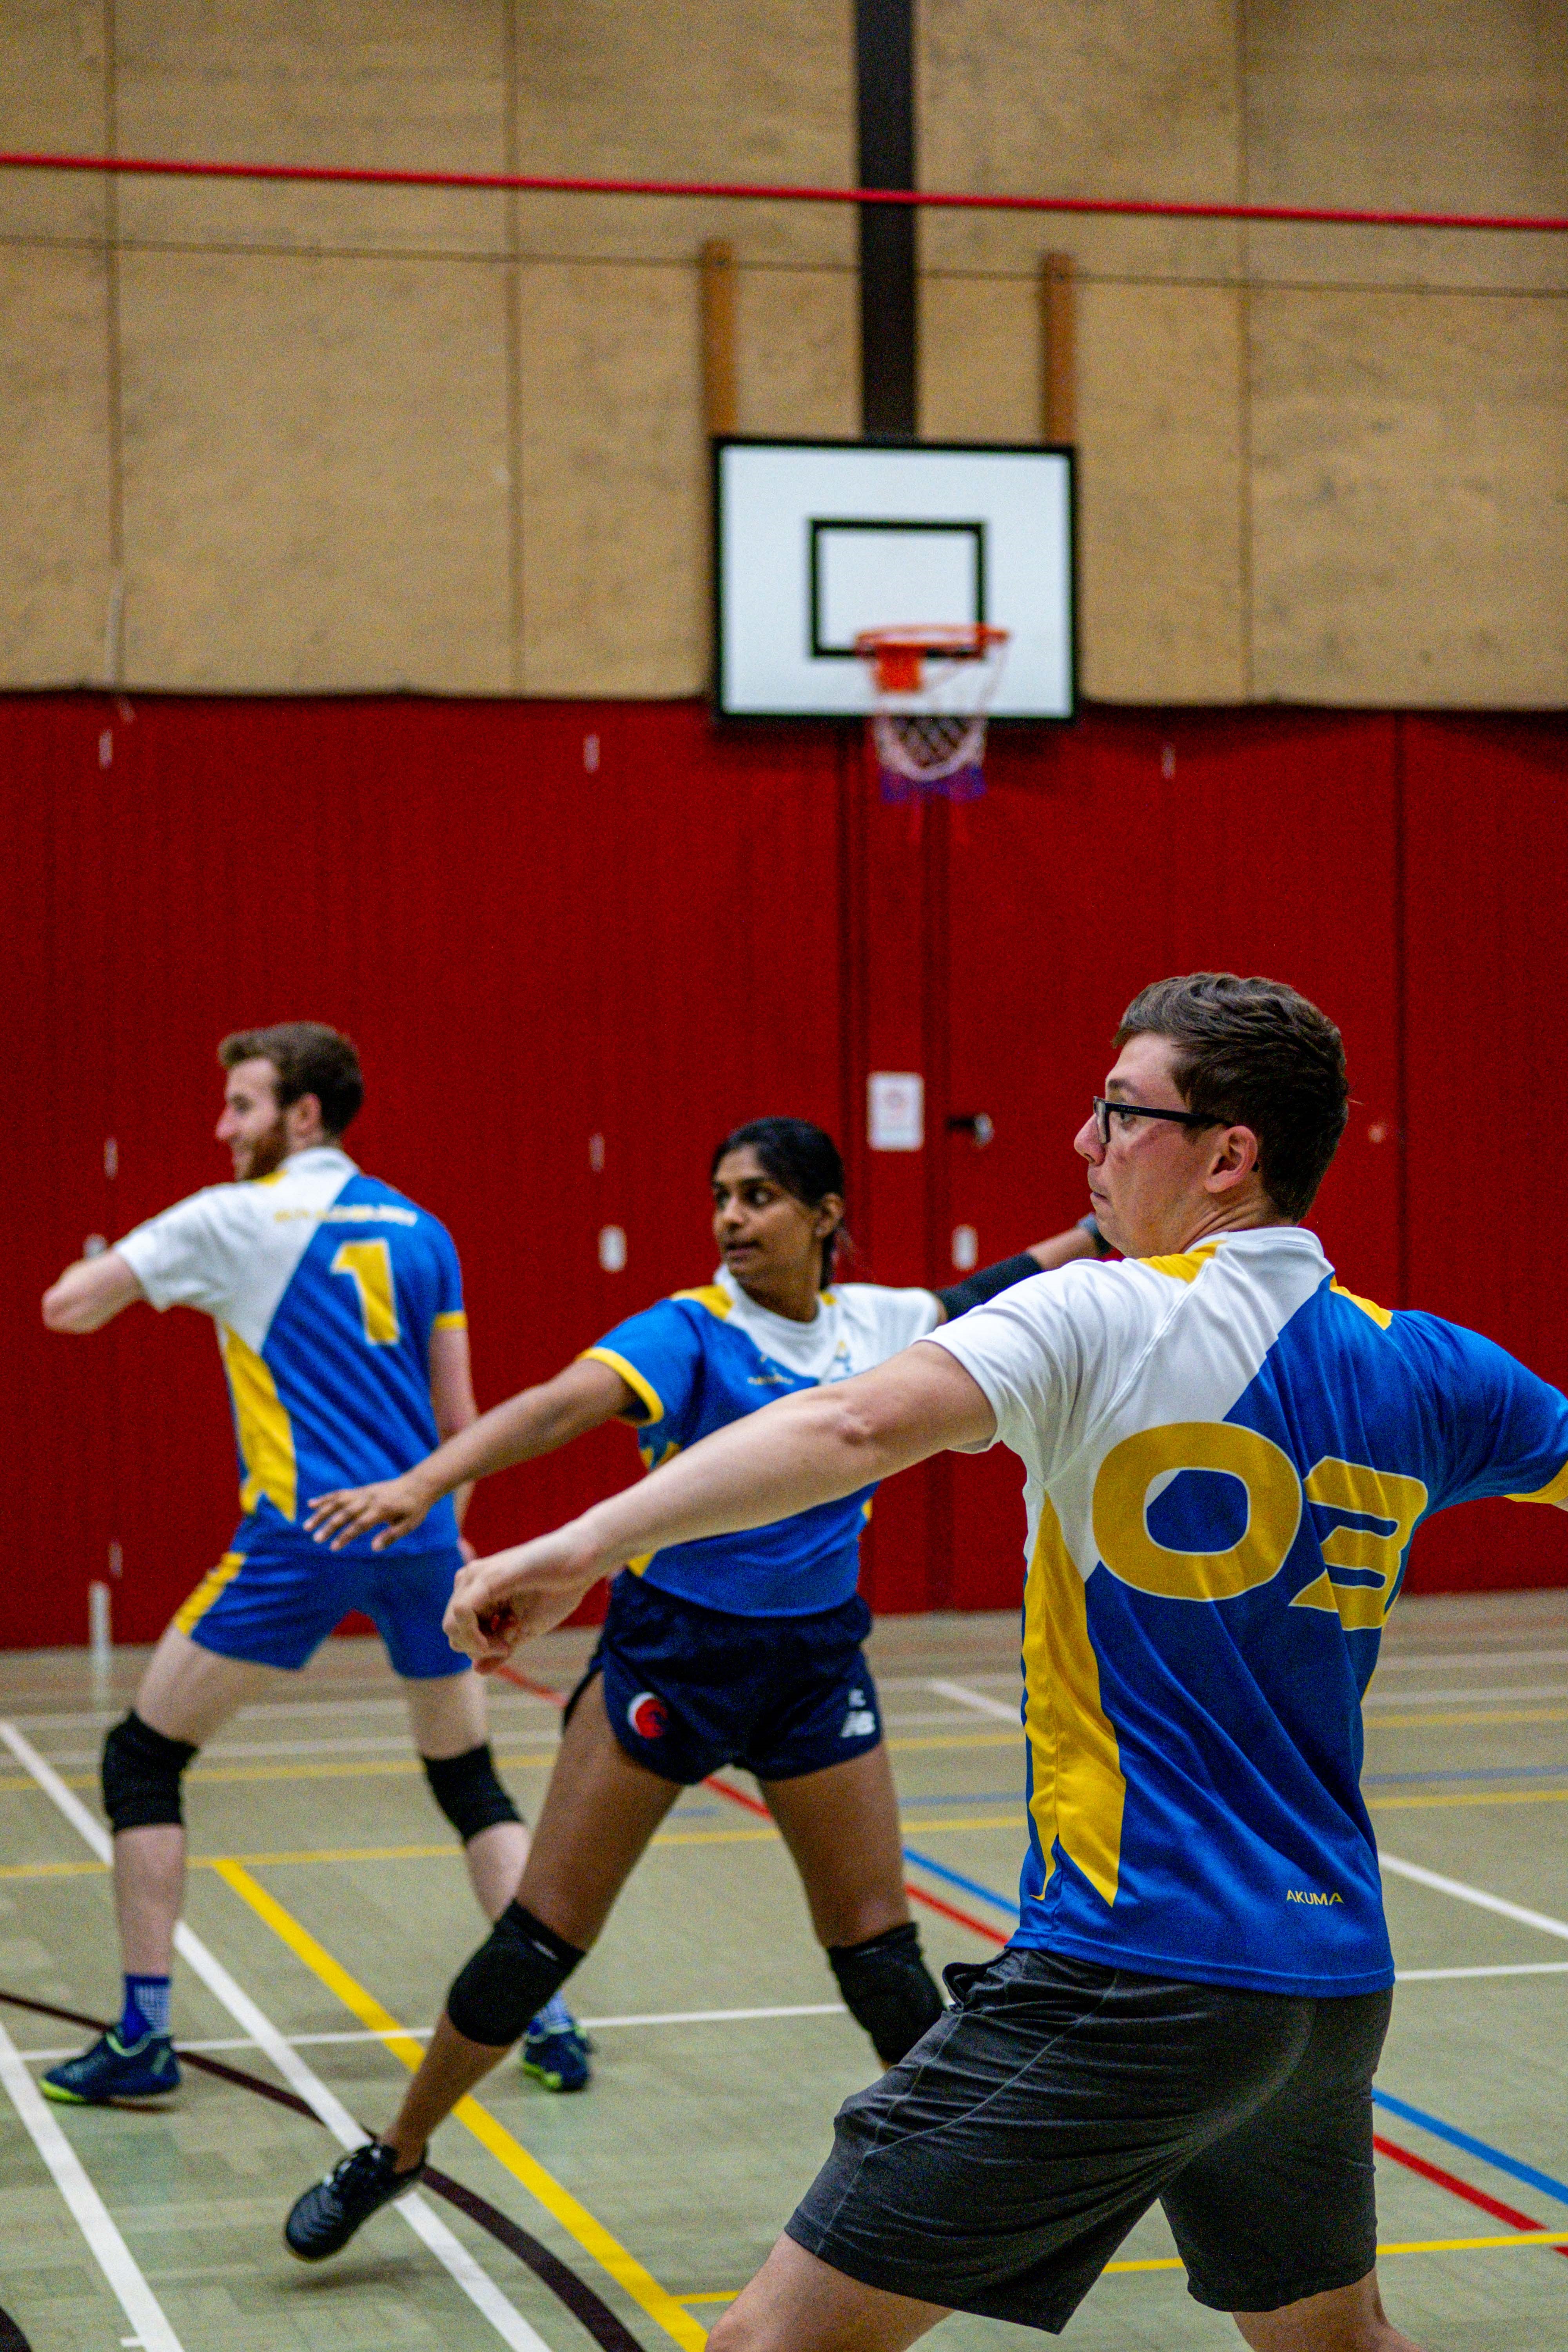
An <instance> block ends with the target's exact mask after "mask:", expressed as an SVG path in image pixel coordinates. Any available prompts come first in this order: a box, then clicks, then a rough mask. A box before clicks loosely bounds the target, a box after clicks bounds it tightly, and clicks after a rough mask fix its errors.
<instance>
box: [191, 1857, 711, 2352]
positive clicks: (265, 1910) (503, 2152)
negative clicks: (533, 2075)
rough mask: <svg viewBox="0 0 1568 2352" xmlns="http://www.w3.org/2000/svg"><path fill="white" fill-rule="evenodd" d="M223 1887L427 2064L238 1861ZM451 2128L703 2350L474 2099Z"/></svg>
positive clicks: (402, 2048)
mask: <svg viewBox="0 0 1568 2352" xmlns="http://www.w3.org/2000/svg"><path fill="white" fill-rule="evenodd" d="M213 1867H214V1869H215V1870H216V1872H217V1874H218V1876H219V1877H220V1878H221V1879H222V1880H223V1881H224V1883H225V1885H227V1886H229V1887H231V1888H232V1889H233V1891H234V1892H235V1894H236V1895H238V1896H239V1898H240V1900H241V1902H243V1903H247V1904H248V1905H249V1906H250V1908H251V1909H252V1910H253V1911H254V1912H255V1913H256V1916H257V1917H258V1919H262V1920H265V1922H266V1924H267V1925H268V1927H270V1928H271V1929H272V1931H273V1933H274V1935H276V1936H278V1937H279V1938H280V1939H281V1941H282V1942H284V1943H285V1944H287V1945H288V1947H289V1950H290V1951H291V1952H292V1953H293V1954H294V1955H295V1957H296V1958H298V1959H300V1960H303V1962H304V1964H305V1966H306V1967H307V1968H308V1969H310V1973H311V1974H312V1976H314V1977H317V1978H318V1979H320V1980H321V1983H322V1984H324V1985H325V1986H326V1987H327V1989H328V1990H329V1991H330V1992H333V1993H335V1994H336V1995H337V1997H338V1999H339V2000H341V2001H342V2004H343V2006H344V2008H345V2009H347V2010H349V2011H351V2012H352V2014H353V2016H355V2017H357V2018H358V2019H359V2021H360V2023H361V2024H362V2025H365V2026H368V2027H369V2028H370V2029H371V2031H372V2032H374V2033H376V2034H379V2035H380V2036H381V2037H382V2038H383V2039H384V2042H385V2045H386V2047H387V2049H388V2050H391V2051H393V2052H395V2054H396V2055H397V2056H398V2057H399V2058H401V2059H402V2061H403V2063H404V2064H405V2066H406V2067H408V2068H409V2069H410V2071H411V2072H412V2071H413V2070H414V2069H415V2068H416V2067H418V2066H419V2065H421V2064H422V2063H424V2058H425V2053H424V2050H423V2049H422V2048H421V2046H420V2044H419V2043H418V2042H416V2041H415V2039H414V2037H413V2035H412V2034H411V2033H410V2032H408V2031H407V2029H406V2027H405V2026H401V2025H399V2023H398V2022H397V2020H396V2019H395V2017H394V2016H393V2015H392V2014H391V2012H390V2011H388V2010H384V2009H383V2007H382V2005H381V2003H380V2001H378V2000H376V1998H375V1996H374V1993H371V1992H367V1991H366V1990H365V1989H364V1987H363V1985H362V1984H361V1983H359V1981H358V1980H357V1979H355V1978H353V1977H351V1976H350V1974H349V1972H348V1970H347V1969H345V1968H344V1967H342V1964H341V1962H339V1961H337V1960H335V1959H333V1958H332V1956H331V1952H329V1951H328V1950H327V1949H326V1948H325V1946H324V1945H321V1944H319V1943H318V1942H317V1941H316V1938H315V1937H314V1936H312V1935H311V1934H310V1931H309V1929H308V1928H305V1927H301V1926H300V1922H299V1921H298V1919H296V1918H295V1917H294V1916H293V1914H292V1912H289V1911H285V1909H284V1908H283V1906H282V1905H281V1903H279V1901H278V1900H277V1899H276V1897H275V1896H273V1895H269V1894H268V1891H267V1889H266V1887H265V1886H263V1885H261V1884H260V1883H259V1881H258V1880H257V1879H254V1878H252V1876H251V1875H250V1873H249V1872H248V1871H247V1869H245V1868H244V1866H243V1865H242V1864H239V1863H237V1862H226V1861H223V1860H221V1859H220V1860H218V1861H216V1862H215V1863H214V1864H213ZM452 2117H453V2121H454V2122H456V2123H460V2124H463V2125H465V2126H467V2128H468V2130H469V2131H470V2132H472V2134H473V2136H474V2137H475V2138H476V2139H477V2140H478V2141H479V2145H480V2147H484V2148H487V2149H488V2150H489V2153H490V2155H491V2156H493V2157H494V2158H495V2159H496V2161H497V2163H498V2164H500V2165H501V2166H502V2167H504V2168H505V2169H506V2170H507V2171H508V2172H510V2174H511V2176H512V2179H514V2180H519V2181H521V2183H522V2186H523V2187H524V2188H525V2189H527V2190H528V2191H529V2193H530V2195H531V2196H533V2197H536V2198H537V2199H538V2200H539V2202H540V2203H541V2204H542V2206H543V2207H544V2210H545V2211H546V2212H547V2213H551V2214H552V2215H553V2216H554V2218H555V2220H556V2221H559V2222H560V2224H561V2226H562V2228H563V2230H565V2231H567V2232H568V2234H569V2235H570V2236H572V2237H574V2238H575V2240H576V2241H577V2243H578V2244H579V2245H580V2246H581V2247H582V2248H583V2250H584V2252H585V2253H589V2254H592V2256H593V2257H594V2260H595V2262H596V2263H599V2264H600V2265H601V2267H602V2268H603V2269H605V2270H606V2271H607V2272H608V2273H609V2274H610V2276H611V2277H612V2278H613V2279H614V2280H616V2283H617V2284H618V2285H620V2286H622V2287H624V2288H625V2290H626V2294H629V2295H630V2296H631V2298H632V2300H633V2302H634V2303H637V2304H638V2305H641V2307H642V2309H643V2310H644V2311H646V2312H647V2315H648V2317H649V2318H650V2319H653V2320H657V2322H658V2325H659V2326H660V2327H662V2328H663V2329H664V2332H665V2334H666V2335H667V2336H670V2337H672V2338H673V2340H674V2341H675V2342H676V2343H677V2344H679V2345H680V2346H682V2347H683V2352H702V2347H703V2346H704V2345H705V2344H706V2343H707V2341H708V2337H707V2333H706V2331H705V2330H704V2329H703V2328H701V2327H700V2326H698V2324H697V2322H696V2320H694V2319H693V2318H692V2317H691V2315H689V2313H688V2312H685V2311H683V2310H682V2309H681V2307H680V2305H679V2303H678V2302H677V2301H676V2299H675V2297H674V2296H673V2295H672V2294H669V2293H668V2290H667V2289H666V2288H664V2287H662V2286H660V2284H659V2283H658V2280H657V2279H656V2278H655V2277H654V2275H653V2273H651V2271H648V2270H645V2269H644V2267H643V2265H642V2263H639V2262H638V2260H637V2256H636V2255H635V2254H632V2253H628V2252H627V2251H626V2247H625V2246H623V2245H622V2244H621V2243H620V2242H619V2240H618V2239H616V2238H613V2237H612V2236H611V2235H610V2232H609V2231H608V2230H606V2229H605V2225H604V2223H603V2222H602V2221H597V2220H595V2216H594V2215H593V2214H592V2213H590V2212H589V2210H588V2209H587V2207H586V2206H585V2205H583V2204H580V2203H579V2202H578V2200H577V2199H576V2198H575V2197H574V2196H573V2194H572V2192H571V2190H570V2189H566V2188H564V2187H563V2185H562V2183H561V2182H560V2181H559V2180H557V2179H556V2178H555V2176H554V2174H553V2173H551V2172H547V2171H546V2170H545V2168H544V2167H543V2165H542V2164H541V2163H540V2161H539V2159H538V2158H537V2157H533V2156H531V2155H530V2154H529V2152H528V2150H527V2148H525V2147H523V2145H522V2143H521V2140H519V2139H515V2138H514V2137H512V2135H511V2133H510V2132H509V2131H508V2130H507V2128H506V2126H505V2125H504V2124H501V2123H498V2122H497V2120H496V2118H495V2116H492V2115H491V2114H490V2113H489V2110H488V2109H487V2108H485V2107H481V2106H480V2105H479V2101H478V2100H477V2099H476V2098H474V2097H473V2096H472V2095H469V2096H468V2098H466V2099H461V2100H459V2101H458V2105H457V2106H456V2107H454V2108H453V2110H452Z"/></svg>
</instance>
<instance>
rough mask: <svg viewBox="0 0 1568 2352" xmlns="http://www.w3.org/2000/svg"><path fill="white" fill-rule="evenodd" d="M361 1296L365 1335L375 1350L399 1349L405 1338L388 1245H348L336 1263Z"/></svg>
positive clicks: (335, 1270)
mask: <svg viewBox="0 0 1568 2352" xmlns="http://www.w3.org/2000/svg"><path fill="white" fill-rule="evenodd" d="M331 1271H332V1273H333V1274H346V1275H347V1276H348V1278H349V1280H350V1281H351V1282H352V1283H353V1286H354V1288H355V1289H356V1290H357V1291H358V1293H359V1311H360V1313H361V1315H362V1316H363V1318H364V1336H365V1339H366V1340H367V1341H368V1343H369V1344H370V1346H371V1347H373V1348H395V1347H396V1345H397V1342H398V1340H399V1339H401V1337H402V1332H401V1330H400V1329H399V1328H398V1321H397V1300H396V1297H395V1294H394V1291H393V1287H392V1252H391V1250H390V1249H389V1248H388V1247H387V1245H386V1244H385V1243H384V1242H345V1243H344V1244H343V1245H342V1249H340V1250H339V1252H338V1254H337V1255H336V1257H335V1258H334V1259H333V1260H332V1264H331Z"/></svg>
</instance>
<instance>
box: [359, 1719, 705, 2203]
mask: <svg viewBox="0 0 1568 2352" xmlns="http://www.w3.org/2000/svg"><path fill="white" fill-rule="evenodd" d="M679 1794H680V1786H679V1782H678V1781H675V1780H661V1779H660V1777H659V1775H658V1773H657V1772H649V1771H647V1769H645V1767H644V1766H642V1765H641V1764H634V1763H633V1762H632V1759H631V1758H630V1757H629V1756H628V1755H627V1754H626V1750H625V1749H624V1748H622V1747H621V1745H620V1743H619V1741H618V1740H617V1739H616V1735H615V1733H614V1732H613V1731H612V1730H611V1728H610V1718H609V1717H608V1715H607V1714H606V1713H605V1694H604V1685H603V1683H602V1681H601V1680H600V1678H599V1677H598V1676H597V1675H595V1679H594V1680H593V1681H592V1682H591V1683H590V1684H589V1685H588V1687H587V1689H586V1690H585V1691H584V1694H583V1696H582V1697H581V1698H580V1699H579V1700H578V1702H577V1705H576V1706H575V1707H574V1710H573V1715H572V1720H571V1722H570V1723H569V1724H568V1725H567V1727H566V1729H565V1731H564V1733H563V1735H562V1740H561V1752H560V1754H559V1756H558V1757H557V1758H556V1760H555V1769H554V1771H553V1772H552V1774H551V1776H550V1786H549V1788H548V1789H547V1790H546V1791H545V1796H544V1805H543V1809H542V1811H541V1813H540V1816H539V1822H538V1826H537V1828H536V1829H535V1831H534V1833H533V1844H532V1847H531V1850H530V1853H529V1857H528V1861H527V1864H526V1865H525V1867H524V1869H523V1874H522V1881H521V1885H520V1886H519V1887H518V1890H517V1899H518V1901H519V1902H520V1903H521V1904H523V1905H524V1906H526V1908H527V1909H528V1910H530V1911H531V1912H532V1914H533V1916H534V1917H535V1918H536V1919H538V1920H540V1921H541V1922H542V1925H543V1926H545V1927H549V1928H552V1929H553V1931H554V1933H555V1934H556V1935H557V1936H559V1937H562V1939H563V1942H565V1943H568V1944H574V1945H575V1946H576V1947H577V1948H578V1949H579V1950H580V1951H584V1952H585V1951H587V1950H588V1949H589V1948H590V1947H591V1946H592V1945H593V1944H594V1943H595V1942H596V1941H597V1938H598V1936H599V1931H600V1929H601V1928H602V1927H604V1924H605V1920H606V1919H607V1918H608V1917H609V1916H610V1912H611V1909H612V1908H613V1906H614V1904H615V1900H616V1895H618V1894H619V1893H620V1891H621V1889H622V1887H623V1886H624V1885H626V1880H627V1879H628V1878H629V1876H630V1875H631V1873H632V1871H633V1870H634V1869H635V1867H636V1866H637V1862H638V1861H639V1859H640V1858H641V1856H642V1853H643V1852H644V1850H645V1848H646V1847H647V1842H648V1840H649V1839H650V1838H651V1837H652V1835H653V1833H654V1832H655V1830H657V1829H658V1825H659V1823H660V1822H662V1821H663V1819H664V1817H665V1815H666V1813H668V1811H669V1809H670V1807H671V1805H673V1804H674V1802H675V1801H676V1799H677V1798H678V1797H679ZM506 2050H507V2045H505V2044H502V2046H501V2047H500V2048H499V2049H497V2048H493V2047H492V2046H491V2045H490V2044H489V2042H470V2041H469V2040H468V2037H467V2035H466V2034H462V2033H459V2032H458V2030H457V2028H456V2026H455V2025H454V2024H453V2023H452V2021H451V2019H450V2018H449V2017H447V2014H446V2013H445V2011H443V2012H442V2015H441V2018H440V2021H439V2022H438V2023H437V2028H436V2031H435V2032H434V2033H433V2034H432V2036H431V2038H430V2046H429V2048H428V2049H427V2050H426V2053H425V2059H424V2063H423V2064H422V2065H421V2066H420V2068H419V2071H418V2073H417V2074H416V2075H415V2077H414V2080H413V2081H412V2083H410V2084H409V2085H408V2090H407V2093H406V2095H405V2098H404V2101H403V2105H402V2106H401V2107H400V2108H399V2109H398V2112H397V2119H396V2121H395V2123H394V2125H393V2126H392V2128H391V2130H390V2131H387V2132H384V2134H383V2135H382V2137H383V2138H384V2142H385V2144H386V2146H387V2147H390V2148H392V2149H393V2150H394V2151H395V2154H396V2156H397V2158H398V2170H399V2171H400V2172H401V2171H405V2170H406V2169H407V2168H409V2167H410V2166H412V2165H414V2164H416V2163H417V2162H418V2160H419V2157H420V2154H421V2152H422V2151H423V2149H424V2147H425V2145H426V2141H427V2140H428V2139H429V2137H430V2135H431V2133H432V2132H433V2131H434V2130H435V2128H436V2126H437V2124H438V2123H440V2122H442V2121H443V2120H444V2119H445V2117H446V2116H449V2115H450V2114H451V2112H452V2109H453V2108H454V2107H455V2106H456V2105H457V2104H458V2100H459V2099H461V2098H462V2097H463V2096H464V2095H466V2094H467V2093H468V2092H469V2091H471V2090H472V2089H473V2087H474V2084H476V2083H478V2082H480V2081H482V2079H483V2078H484V2076H485V2075H486V2074H489V2071H490V2069H491V2068H492V2067H493V2066H497V2065H499V2064H500V2061H501V2060H502V2059H503V2058H504V2057H505V2055H506Z"/></svg>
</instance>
